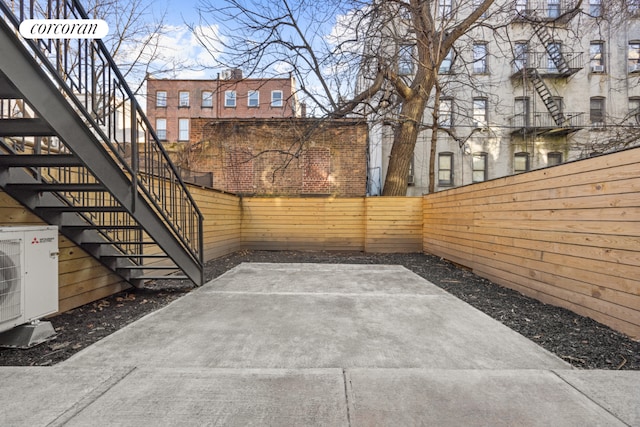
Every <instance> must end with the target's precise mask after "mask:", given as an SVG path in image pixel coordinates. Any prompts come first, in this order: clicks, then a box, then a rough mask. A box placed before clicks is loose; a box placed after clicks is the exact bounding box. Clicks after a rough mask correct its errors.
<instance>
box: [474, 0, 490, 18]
mask: <svg viewBox="0 0 640 427" xmlns="http://www.w3.org/2000/svg"><path fill="white" fill-rule="evenodd" d="M483 1H484V0H473V9H474V10H475V9H478V8H479V7H480V5H481V4H482V2H483ZM480 17H481V18H486V17H487V12H486V11H485V12H484V13H483V14H482V15H480Z"/></svg>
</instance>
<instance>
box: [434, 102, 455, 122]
mask: <svg viewBox="0 0 640 427" xmlns="http://www.w3.org/2000/svg"><path fill="white" fill-rule="evenodd" d="M438 126H440V127H443V128H450V127H452V126H453V98H443V99H441V100H440V108H439V109H438Z"/></svg>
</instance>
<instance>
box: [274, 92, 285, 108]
mask: <svg viewBox="0 0 640 427" xmlns="http://www.w3.org/2000/svg"><path fill="white" fill-rule="evenodd" d="M271 106H272V107H282V106H284V101H283V96H282V91H281V90H272V91H271Z"/></svg>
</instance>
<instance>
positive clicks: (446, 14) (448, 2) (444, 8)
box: [438, 0, 453, 19]
mask: <svg viewBox="0 0 640 427" xmlns="http://www.w3.org/2000/svg"><path fill="white" fill-rule="evenodd" d="M452 12H453V0H438V16H439V17H440V18H442V19H446V18H450V17H451V14H452Z"/></svg>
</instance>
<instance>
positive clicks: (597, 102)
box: [589, 96, 604, 126]
mask: <svg viewBox="0 0 640 427" xmlns="http://www.w3.org/2000/svg"><path fill="white" fill-rule="evenodd" d="M589 118H590V120H591V124H593V125H596V126H602V125H604V98H602V97H599V96H596V97H593V98H591V101H590V107H589Z"/></svg>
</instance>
